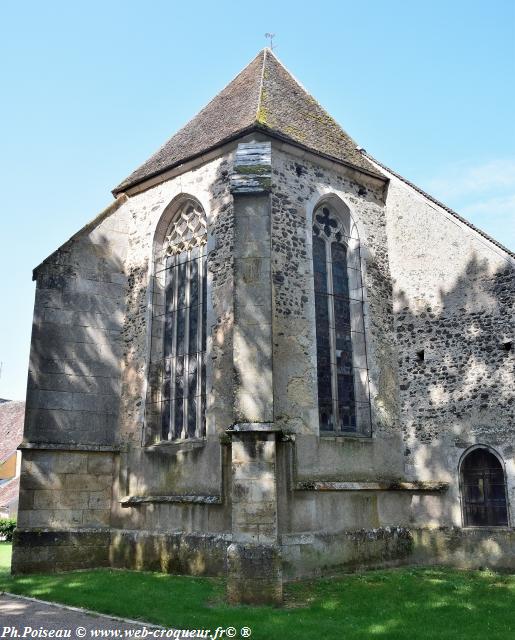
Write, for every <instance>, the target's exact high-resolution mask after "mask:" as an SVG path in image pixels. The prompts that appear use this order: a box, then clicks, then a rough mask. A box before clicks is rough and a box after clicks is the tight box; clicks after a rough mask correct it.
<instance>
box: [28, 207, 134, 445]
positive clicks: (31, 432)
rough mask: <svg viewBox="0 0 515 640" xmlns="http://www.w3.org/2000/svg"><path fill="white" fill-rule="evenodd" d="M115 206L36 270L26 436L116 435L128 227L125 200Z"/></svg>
mask: <svg viewBox="0 0 515 640" xmlns="http://www.w3.org/2000/svg"><path fill="white" fill-rule="evenodd" d="M112 209H113V210H111V211H110V212H109V213H108V215H107V217H105V218H103V219H100V220H99V221H98V222H97V224H96V225H94V226H92V228H90V229H86V230H85V231H84V232H82V233H80V234H78V236H77V237H74V238H72V239H71V240H70V241H68V242H67V243H66V244H65V245H64V246H63V247H62V248H61V249H59V250H58V251H57V252H56V253H55V254H53V255H52V256H50V257H49V258H48V259H47V260H46V261H45V262H44V263H43V264H42V265H40V267H38V268H37V270H36V271H35V274H36V277H37V288H36V300H35V305H34V322H33V329H32V343H31V352H30V364H29V378H28V389H27V402H26V407H27V411H26V421H25V439H26V440H29V441H32V440H34V441H37V442H53V443H65V442H67V443H81V444H93V445H108V444H112V443H113V442H114V441H115V439H116V431H117V426H118V403H119V398H120V366H119V362H120V355H121V350H120V331H121V328H122V322H123V318H124V310H125V309H124V298H125V287H126V282H127V278H126V276H125V273H124V271H125V255H126V245H127V233H126V228H125V219H126V216H125V213H126V209H125V208H124V205H123V203H122V204H121V206H120V207H119V208H118V209H116V208H115V207H112ZM101 217H102V216H101Z"/></svg>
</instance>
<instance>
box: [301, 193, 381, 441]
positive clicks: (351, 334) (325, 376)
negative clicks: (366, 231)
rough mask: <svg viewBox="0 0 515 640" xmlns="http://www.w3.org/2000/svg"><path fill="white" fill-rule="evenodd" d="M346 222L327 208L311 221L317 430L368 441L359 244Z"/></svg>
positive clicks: (368, 412) (318, 212)
mask: <svg viewBox="0 0 515 640" xmlns="http://www.w3.org/2000/svg"><path fill="white" fill-rule="evenodd" d="M343 218H344V216H340V215H338V213H337V212H336V211H334V210H333V209H332V207H330V206H329V205H327V204H324V205H322V206H321V207H319V208H318V209H317V210H316V211H315V213H314V217H313V272H314V284H315V314H316V341H317V372H318V403H319V425H320V433H333V434H354V435H359V436H369V435H370V434H371V416H370V396H369V382H368V369H367V354H366V345H365V329H364V322H363V287H362V282H361V267H360V250H359V238H358V235H357V231H356V229H355V227H354V225H353V224H352V220H351V218H350V215H349V214H348V213H347V215H346V216H345V218H346V220H344V219H343ZM345 222H347V224H345Z"/></svg>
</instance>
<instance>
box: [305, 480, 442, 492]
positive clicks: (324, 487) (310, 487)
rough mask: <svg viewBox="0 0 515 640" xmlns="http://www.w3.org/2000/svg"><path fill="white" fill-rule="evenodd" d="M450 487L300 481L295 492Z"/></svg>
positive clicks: (439, 489) (429, 483)
mask: <svg viewBox="0 0 515 640" xmlns="http://www.w3.org/2000/svg"><path fill="white" fill-rule="evenodd" d="M448 487H449V483H448V482H432V481H428V480H415V481H414V482H401V481H387V482H347V481H345V482H338V481H331V480H328V481H326V480H298V481H297V482H294V484H293V489H294V490H295V491H418V492H433V493H441V492H443V491H446V490H447V488H448Z"/></svg>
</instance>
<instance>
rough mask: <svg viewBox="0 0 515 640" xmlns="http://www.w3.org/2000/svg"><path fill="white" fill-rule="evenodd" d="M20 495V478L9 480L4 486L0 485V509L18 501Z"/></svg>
mask: <svg viewBox="0 0 515 640" xmlns="http://www.w3.org/2000/svg"><path fill="white" fill-rule="evenodd" d="M19 493H20V476H17V477H16V478H13V479H12V480H9V482H6V483H5V484H2V485H0V508H1V507H8V506H9V505H10V504H11V503H12V502H14V501H15V500H17V499H18V494H19Z"/></svg>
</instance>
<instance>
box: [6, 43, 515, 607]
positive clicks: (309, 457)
mask: <svg viewBox="0 0 515 640" xmlns="http://www.w3.org/2000/svg"><path fill="white" fill-rule="evenodd" d="M113 194H114V196H115V200H114V202H113V203H112V204H110V205H109V206H108V207H107V208H106V209H105V210H104V211H103V212H102V213H100V214H99V215H98V216H97V217H96V218H95V219H94V220H92V221H91V222H90V223H88V224H87V225H86V226H85V227H84V228H83V229H81V230H80V231H79V232H78V233H76V234H75V235H74V236H73V237H72V238H70V240H68V241H67V242H66V243H65V244H64V245H63V246H61V247H60V248H59V249H57V250H56V251H55V252H54V253H53V254H52V255H50V256H49V257H48V258H47V259H46V260H45V261H44V262H43V263H42V264H41V265H39V266H38V267H37V268H36V269H35V270H34V279H35V280H36V282H37V288H36V300H35V307H34V324H33V333H32V345H31V356H30V366H29V379H28V391H27V403H26V406H27V412H26V422H25V432H24V441H23V443H22V445H21V449H22V454H23V458H22V467H21V480H20V482H21V489H20V502H19V519H18V527H19V528H18V530H17V532H16V536H15V542H14V552H13V564H12V568H13V571H14V572H15V573H26V572H35V571H45V572H46V571H53V570H57V571H60V570H68V569H80V568H90V567H99V566H111V567H121V568H129V569H146V570H156V571H164V572H173V573H181V574H191V575H210V576H227V584H228V591H227V595H228V599H229V601H231V602H249V603H263V602H265V603H266V602H272V603H280V602H281V599H282V586H283V583H284V582H285V581H288V580H293V579H298V578H306V577H312V576H319V575H323V574H328V573H333V572H335V571H337V570H348V569H353V568H361V567H378V566H379V567H382V566H392V565H397V564H401V563H404V564H407V563H442V564H451V565H456V566H464V567H478V566H492V567H503V568H510V569H514V568H515V532H514V530H513V528H512V524H513V521H512V518H513V517H515V516H514V515H513V509H514V507H515V457H514V456H515V450H514V444H515V439H514V433H515V423H514V393H513V391H514V350H513V349H512V342H513V339H514V335H513V334H514V307H513V302H514V289H515V285H514V266H515V256H514V254H513V253H512V252H510V251H509V250H508V249H506V248H504V247H503V246H502V245H501V244H500V243H499V242H497V241H495V240H494V239H492V238H490V237H489V236H487V235H486V234H485V233H483V232H482V231H480V230H479V229H476V228H475V227H474V226H472V225H471V224H469V223H468V222H467V221H466V220H464V219H463V218H461V217H460V216H459V215H458V214H456V213H455V212H453V211H452V210H450V209H449V208H447V207H446V206H444V205H443V204H441V203H439V202H437V201H436V200H435V199H433V198H432V197H430V196H429V195H427V194H426V193H424V192H423V191H421V190H420V189H419V188H417V187H416V186H415V185H413V184H411V183H410V182H408V181H407V180H405V179H404V178H402V177H401V176H399V175H397V174H396V173H394V172H393V171H391V170H390V169H387V168H386V167H384V166H383V165H382V164H381V163H380V162H378V161H377V160H375V159H374V158H372V157H371V156H370V155H368V154H367V153H366V152H365V151H364V150H361V149H359V148H358V147H357V145H356V143H355V142H354V141H353V140H352V139H351V138H350V137H349V136H348V135H347V133H345V131H343V129H341V127H340V126H339V125H338V124H337V123H336V122H335V121H334V120H333V119H332V118H331V116H329V115H328V114H327V113H326V112H325V111H324V110H323V109H322V108H321V106H320V105H319V104H318V103H317V102H316V100H315V99H314V98H313V97H312V96H311V95H309V94H308V93H307V92H306V90H305V89H304V88H303V87H302V86H301V85H300V84H299V83H298V82H297V81H296V80H295V79H294V78H293V77H292V76H291V74H290V73H289V72H288V71H287V70H286V69H285V68H284V66H283V65H282V64H281V63H280V62H279V61H278V59H277V58H276V57H275V55H274V54H273V53H272V52H271V51H270V50H269V49H265V50H263V51H262V52H260V53H259V54H258V55H257V56H256V58H255V59H254V60H253V61H252V62H251V63H250V64H249V65H248V66H247V67H246V68H245V69H244V70H243V71H242V72H241V73H240V74H239V75H238V76H237V77H236V78H235V79H234V80H233V81H232V82H231V83H230V84H229V85H228V86H227V87H226V88H225V89H224V90H223V91H222V92H221V93H220V94H218V95H217V96H216V97H215V98H214V99H213V100H212V101H211V102H210V103H209V104H208V105H207V106H206V107H205V108H204V109H203V110H202V111H201V112H200V113H199V114H198V115H197V116H196V117H195V118H194V119H193V120H192V121H191V122H189V123H188V124H187V125H186V126H185V127H184V128H183V129H181V130H180V131H179V132H178V133H177V134H175V136H173V137H172V138H171V139H170V140H169V141H168V142H167V143H166V144H165V145H164V146H163V147H162V148H161V149H159V151H157V153H155V154H154V155H153V156H152V157H151V158H150V159H149V160H148V161H147V162H145V164H143V165H142V166H141V167H140V168H139V169H137V170H136V171H135V172H134V173H133V174H131V175H130V176H129V177H128V178H127V179H126V180H125V181H124V182H122V183H121V184H120V185H119V186H118V187H116V188H115V189H114V191H113Z"/></svg>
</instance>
